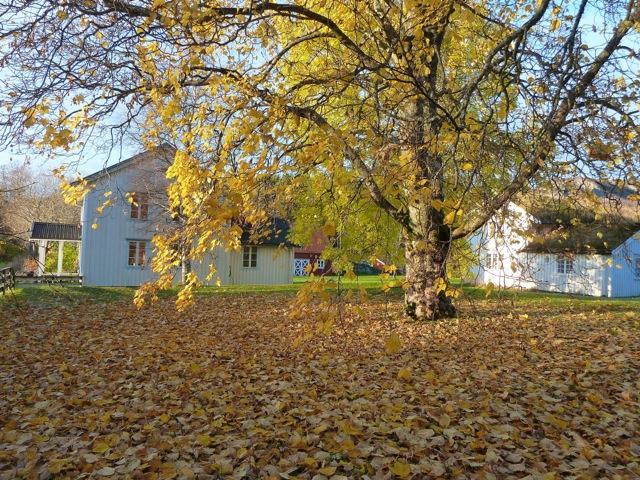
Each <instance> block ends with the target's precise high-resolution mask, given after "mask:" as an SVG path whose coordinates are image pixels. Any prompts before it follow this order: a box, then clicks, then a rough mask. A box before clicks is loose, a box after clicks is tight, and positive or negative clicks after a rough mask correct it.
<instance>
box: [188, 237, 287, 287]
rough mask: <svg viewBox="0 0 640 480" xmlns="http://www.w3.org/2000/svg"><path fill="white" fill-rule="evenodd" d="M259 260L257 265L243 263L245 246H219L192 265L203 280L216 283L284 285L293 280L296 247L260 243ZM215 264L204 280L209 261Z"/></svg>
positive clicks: (208, 268)
mask: <svg viewBox="0 0 640 480" xmlns="http://www.w3.org/2000/svg"><path fill="white" fill-rule="evenodd" d="M257 253H258V256H257V264H256V267H255V268H245V267H243V266H242V249H240V250H239V251H231V252H228V251H225V250H223V249H222V248H217V249H216V250H215V251H214V253H213V254H211V255H208V256H207V257H206V258H205V260H203V261H202V262H196V263H194V264H193V265H192V267H193V271H194V272H195V273H196V274H197V275H198V277H199V278H200V279H202V280H203V282H204V283H206V284H208V285H215V284H216V283H217V282H218V281H219V282H220V284H221V285H282V284H287V283H292V282H293V272H292V267H291V265H292V264H293V249H292V248H290V247H286V248H281V247H275V246H270V245H259V246H257ZM211 264H214V265H215V267H216V274H215V275H214V276H213V277H212V278H211V280H208V281H207V280H205V279H206V276H207V275H208V274H209V270H210V267H209V266H210V265H211Z"/></svg>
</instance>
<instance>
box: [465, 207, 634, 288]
mask: <svg viewBox="0 0 640 480" xmlns="http://www.w3.org/2000/svg"><path fill="white" fill-rule="evenodd" d="M532 210H533V212H532ZM543 211H544V209H543ZM636 212H637V210H636ZM556 213H557V212H555V211H554V210H553V209H552V208H549V209H548V210H547V211H546V213H545V214H541V213H540V209H538V210H537V211H536V210H535V209H525V208H523V207H522V206H519V205H517V204H515V203H511V204H509V205H508V206H507V208H505V209H504V210H503V211H501V212H500V213H499V214H497V215H496V216H495V217H494V218H493V219H492V220H491V221H490V222H488V223H487V225H485V227H484V228H483V229H482V230H480V231H479V232H478V233H477V234H476V235H474V236H473V237H472V238H471V244H472V247H473V249H474V251H475V252H476V253H477V256H478V260H479V262H478V265H477V267H476V268H475V269H473V271H472V276H471V280H472V281H474V282H475V283H477V284H485V285H486V284H489V283H491V284H493V285H495V286H497V287H505V288H509V287H515V288H524V289H534V290H544V291H550V292H564V293H573V294H581V295H592V296H602V297H632V296H640V222H638V221H637V217H634V216H633V215H629V212H627V214H626V215H624V216H623V217H621V218H620V219H619V220H617V221H614V220H611V219H610V220H611V221H608V222H607V221H604V222H603V221H592V222H587V224H580V223H579V222H574V223H571V222H564V223H563V222H561V221H560V219H558V218H556ZM631 217H633V218H631Z"/></svg>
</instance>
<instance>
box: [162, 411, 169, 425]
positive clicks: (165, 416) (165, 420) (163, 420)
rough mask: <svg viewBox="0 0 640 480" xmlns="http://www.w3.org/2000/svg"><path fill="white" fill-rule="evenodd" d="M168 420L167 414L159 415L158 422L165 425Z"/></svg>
mask: <svg viewBox="0 0 640 480" xmlns="http://www.w3.org/2000/svg"><path fill="white" fill-rule="evenodd" d="M170 418H171V417H169V415H168V414H167V413H163V414H162V415H160V421H161V422H162V423H167V422H168V421H169V419H170Z"/></svg>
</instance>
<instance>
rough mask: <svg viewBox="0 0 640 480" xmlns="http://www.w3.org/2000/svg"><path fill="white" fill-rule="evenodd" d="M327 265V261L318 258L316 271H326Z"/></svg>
mask: <svg viewBox="0 0 640 480" xmlns="http://www.w3.org/2000/svg"><path fill="white" fill-rule="evenodd" d="M325 265H326V261H325V260H323V259H322V258H318V259H317V260H316V270H324V267H325Z"/></svg>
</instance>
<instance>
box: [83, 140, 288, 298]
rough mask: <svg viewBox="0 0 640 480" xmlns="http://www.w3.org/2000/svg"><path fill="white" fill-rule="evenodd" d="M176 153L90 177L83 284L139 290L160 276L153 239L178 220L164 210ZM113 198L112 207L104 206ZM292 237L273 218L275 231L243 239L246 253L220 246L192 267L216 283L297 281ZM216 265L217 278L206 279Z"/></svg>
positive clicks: (147, 156)
mask: <svg viewBox="0 0 640 480" xmlns="http://www.w3.org/2000/svg"><path fill="white" fill-rule="evenodd" d="M173 153H174V151H173V150H172V149H171V148H170V147H159V148H157V149H155V150H151V151H147V152H144V153H141V154H139V155H135V156H134V157H131V158H129V159H127V160H124V161H122V162H119V163H117V164H115V165H112V166H110V167H108V168H105V169H103V170H101V171H99V172H96V173H94V174H92V175H89V176H88V177H86V180H87V181H89V182H90V183H91V184H92V185H93V188H92V190H91V191H90V192H89V193H88V194H87V195H86V196H85V198H84V201H83V205H82V211H81V256H80V258H81V260H80V275H82V283H83V285H95V286H137V285H141V284H142V283H144V282H148V281H151V280H153V279H155V278H156V274H155V273H154V272H153V271H152V270H151V268H150V266H149V260H150V258H151V256H152V255H153V245H152V242H151V240H152V238H153V235H154V234H156V233H159V232H162V231H163V228H165V227H167V226H168V225H169V224H170V223H171V222H172V220H171V219H170V217H169V216H168V215H167V214H166V213H165V211H164V208H163V204H166V203H165V202H166V200H163V195H164V192H165V187H166V183H165V182H166V180H165V171H166V167H167V166H168V164H169V162H170V161H171V159H172V158H173ZM107 199H111V200H112V203H111V204H110V205H109V206H107V207H105V208H100V206H101V205H102V204H103V203H104V201H105V200H107ZM131 199H134V200H135V201H133V202H132V201H131ZM287 234H288V223H286V222H285V221H283V220H280V219H273V221H272V225H271V231H269V232H268V234H267V235H264V236H262V237H261V239H260V240H258V241H251V239H250V237H249V236H248V235H243V237H242V242H241V243H242V245H241V248H240V250H238V251H226V250H224V249H223V248H217V249H215V251H212V252H211V253H210V254H209V255H208V256H207V258H205V259H204V260H203V261H202V262H194V263H192V264H191V269H192V270H193V271H194V272H196V273H197V274H198V276H199V278H200V279H201V280H202V281H203V282H205V283H211V284H214V283H217V282H218V281H219V282H220V283H221V284H223V285H229V284H286V283H291V282H292V281H293V275H292V264H293V245H292V244H291V243H290V242H288V240H287ZM211 263H215V265H216V267H217V276H216V277H214V278H213V279H211V280H210V281H206V280H205V278H206V276H207V274H208V271H209V265H210V264H211ZM176 273H177V275H176V277H177V278H176V280H178V279H179V274H178V272H176Z"/></svg>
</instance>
